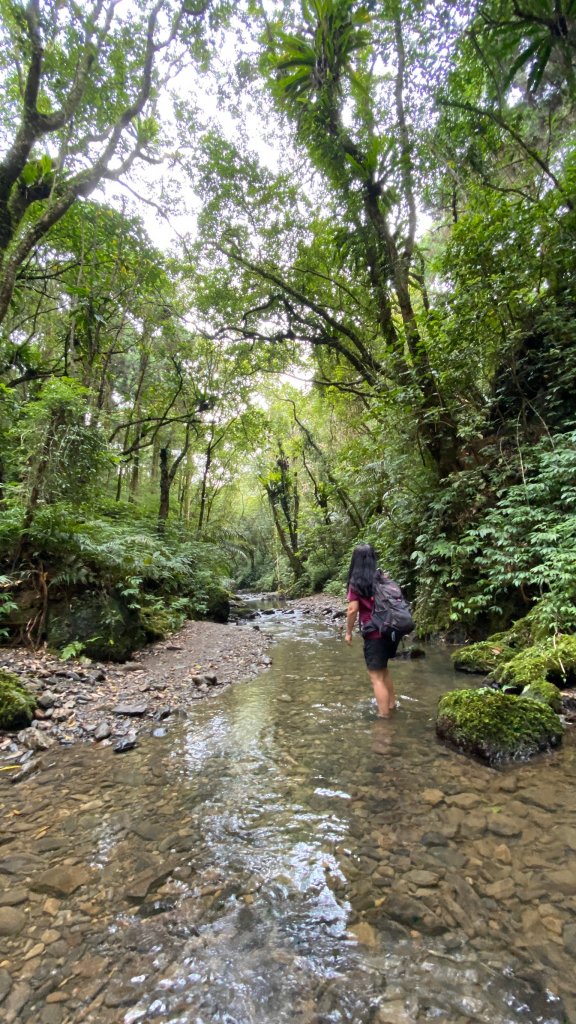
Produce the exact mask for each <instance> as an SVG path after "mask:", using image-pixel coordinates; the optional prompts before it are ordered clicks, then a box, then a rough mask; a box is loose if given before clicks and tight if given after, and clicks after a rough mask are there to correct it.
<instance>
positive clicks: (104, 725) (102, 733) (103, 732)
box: [92, 722, 112, 741]
mask: <svg viewBox="0 0 576 1024" xmlns="http://www.w3.org/2000/svg"><path fill="white" fill-rule="evenodd" d="M111 732H112V729H111V728H110V725H109V723H108V722H100V724H99V725H97V726H96V728H95V729H94V732H93V733H92V735H93V736H94V739H95V740H97V741H100V740H107V739H108V737H109V736H110V734H111Z"/></svg>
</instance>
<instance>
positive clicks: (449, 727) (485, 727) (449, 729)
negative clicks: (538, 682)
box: [436, 687, 563, 764]
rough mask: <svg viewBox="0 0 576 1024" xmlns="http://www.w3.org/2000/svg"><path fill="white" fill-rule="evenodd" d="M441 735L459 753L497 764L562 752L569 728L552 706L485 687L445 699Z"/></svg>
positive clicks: (439, 722)
mask: <svg viewBox="0 0 576 1024" xmlns="http://www.w3.org/2000/svg"><path fill="white" fill-rule="evenodd" d="M436 732H437V735H438V736H439V737H440V739H442V740H445V741H446V742H447V743H449V744H450V745H451V746H453V747H456V749H457V750H460V751H462V752H463V753H465V754H470V755H472V756H474V757H478V758H480V759H481V760H482V761H486V762H488V764H497V763H499V762H502V761H512V760H524V759H526V758H528V757H532V756H533V755H534V754H537V753H539V752H540V751H543V750H550V749H552V748H554V747H557V746H558V745H559V744H560V742H561V740H562V735H563V727H562V723H561V721H560V719H559V718H558V716H557V715H556V714H555V713H554V712H553V711H552V709H551V708H550V707H548V706H547V705H546V704H543V703H540V702H538V701H536V700H531V699H527V698H525V697H514V696H512V695H510V694H506V693H500V692H499V691H498V690H491V689H488V688H487V687H482V688H481V689H479V690H454V691H453V692H452V693H447V694H446V695H445V696H444V697H442V699H441V700H440V702H439V704H438V712H437V717H436Z"/></svg>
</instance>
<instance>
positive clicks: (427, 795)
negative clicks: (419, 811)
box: [422, 789, 444, 807]
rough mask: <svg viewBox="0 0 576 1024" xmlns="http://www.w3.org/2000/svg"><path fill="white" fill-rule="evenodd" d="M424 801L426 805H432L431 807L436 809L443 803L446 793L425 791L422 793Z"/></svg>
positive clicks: (433, 790) (438, 790) (434, 790)
mask: <svg viewBox="0 0 576 1024" xmlns="http://www.w3.org/2000/svg"><path fill="white" fill-rule="evenodd" d="M422 799H423V801H424V803H426V804H430V806H431V807H436V806H437V804H441V803H442V801H443V799H444V793H443V792H442V790H441V789H425V790H424V791H423V793H422Z"/></svg>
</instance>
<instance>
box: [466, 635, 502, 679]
mask: <svg viewBox="0 0 576 1024" xmlns="http://www.w3.org/2000/svg"><path fill="white" fill-rule="evenodd" d="M515 653H516V652H515V651H514V650H513V648H512V647H509V646H508V645H507V644H506V643H497V642H496V641H495V640H494V639H493V638H489V639H488V640H483V641H482V642H481V643H477V644H470V646H469V647H462V648H460V650H459V651H456V652H455V654H453V655H452V661H453V662H454V668H455V669H457V670H458V671H459V672H470V673H473V674H478V675H483V676H487V675H489V673H491V672H494V670H495V669H496V668H497V667H498V665H500V664H502V663H503V662H506V661H509V660H510V658H513V657H514V655H515Z"/></svg>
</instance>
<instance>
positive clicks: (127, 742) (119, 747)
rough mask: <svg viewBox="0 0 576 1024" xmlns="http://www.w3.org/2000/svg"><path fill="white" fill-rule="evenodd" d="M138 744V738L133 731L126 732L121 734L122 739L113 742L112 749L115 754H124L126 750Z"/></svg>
mask: <svg viewBox="0 0 576 1024" xmlns="http://www.w3.org/2000/svg"><path fill="white" fill-rule="evenodd" d="M137 745H138V740H137V739H136V735H135V734H134V733H128V735H127V736H123V737H122V739H120V740H118V742H117V743H115V744H114V746H113V747H112V750H113V751H114V753H115V754H124V753H126V751H127V750H133V749H134V747H136V746H137Z"/></svg>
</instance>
